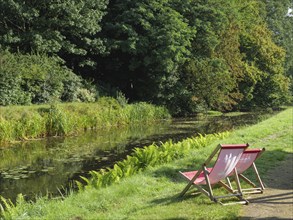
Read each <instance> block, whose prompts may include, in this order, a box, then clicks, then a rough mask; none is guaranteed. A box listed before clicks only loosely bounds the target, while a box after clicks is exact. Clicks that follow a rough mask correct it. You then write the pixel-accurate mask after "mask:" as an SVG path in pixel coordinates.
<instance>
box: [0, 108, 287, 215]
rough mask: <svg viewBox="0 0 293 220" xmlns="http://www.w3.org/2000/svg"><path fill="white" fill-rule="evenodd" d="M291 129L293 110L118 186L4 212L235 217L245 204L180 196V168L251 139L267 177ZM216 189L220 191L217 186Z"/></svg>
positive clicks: (283, 150)
mask: <svg viewBox="0 0 293 220" xmlns="http://www.w3.org/2000/svg"><path fill="white" fill-rule="evenodd" d="M291 133H292V108H290V109H287V110H285V111H283V112H281V113H279V114H278V115H276V116H274V117H272V118H270V119H268V120H265V121H263V122H261V123H259V124H257V125H254V126H250V127H245V128H242V129H239V130H236V131H233V132H231V134H230V136H229V137H226V138H224V139H223V140H220V139H213V140H212V141H211V142H209V143H208V142H205V141H202V142H201V143H199V144H200V146H199V147H196V148H192V147H191V148H190V149H189V151H188V153H185V154H184V155H182V157H181V158H180V159H171V160H169V162H168V163H164V164H160V165H156V166H153V167H150V166H148V167H146V170H145V171H144V172H138V173H137V174H135V175H133V176H131V177H128V178H124V179H122V180H120V182H119V184H112V185H111V186H108V187H105V188H102V189H95V188H93V187H89V188H87V189H85V190H84V191H81V192H79V193H70V194H69V195H68V197H66V198H60V199H54V200H48V199H46V198H40V199H38V201H37V202H36V203H27V202H24V201H22V200H19V203H18V204H17V205H16V207H14V205H10V206H9V205H8V207H9V208H8V210H7V211H6V212H5V213H2V214H3V216H5V218H6V219H9V218H12V219H15V218H27V219H36V218H37V219H95V218H99V219H123V218H124V219H125V218H127V219H168V218H173V219H180V218H181V219H192V218H194V219H203V218H204V219H235V218H238V216H239V210H240V209H241V208H242V207H241V206H224V207H223V206H220V205H218V204H214V203H212V202H210V201H209V199H208V198H207V197H204V196H202V195H200V196H192V195H187V196H185V197H184V198H183V199H178V198H177V197H176V195H178V193H180V191H181V190H182V189H183V188H184V186H185V185H186V182H185V181H184V180H182V178H181V177H180V176H179V174H178V171H179V170H188V169H196V168H198V164H200V163H202V162H203V161H204V160H205V159H206V158H207V157H208V156H209V155H210V153H211V151H212V150H213V149H214V148H215V146H216V145H217V144H218V143H247V142H248V143H249V144H250V145H251V146H252V147H259V148H262V147H266V152H265V153H264V155H263V156H262V157H261V158H260V159H259V160H258V161H257V166H258V169H259V172H260V175H261V176H265V175H266V174H267V172H268V170H270V169H272V168H274V167H276V166H277V165H278V164H279V161H281V160H284V158H285V157H286V155H287V154H289V153H292V146H291V144H292V137H291V136H292V135H291ZM203 140H204V139H203ZM187 143H188V142H184V141H183V142H181V143H177V146H179V145H182V146H183V147H184V148H185V146H187ZM203 146H205V147H203ZM186 148H188V146H187V147H186ZM248 175H249V174H248ZM216 193H222V190H221V189H220V188H217V189H216V190H215V194H216Z"/></svg>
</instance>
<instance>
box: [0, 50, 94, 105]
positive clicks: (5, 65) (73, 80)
mask: <svg viewBox="0 0 293 220" xmlns="http://www.w3.org/2000/svg"><path fill="white" fill-rule="evenodd" d="M0 63H1V65H0V78H1V80H0V105H4V106H5V105H13V104H14V105H17V104H20V105H23V104H31V103H33V104H35V103H48V102H51V101H56V100H57V101H80V102H93V101H95V100H96V92H95V88H94V87H93V86H91V85H87V83H85V82H84V81H83V80H82V79H81V78H80V77H79V76H77V75H75V74H74V73H73V72H72V71H71V70H69V69H68V68H66V67H65V66H63V65H62V63H61V62H60V60H57V59H55V58H52V57H48V56H45V55H38V54H32V55H23V54H12V53H9V52H8V51H1V52H0Z"/></svg>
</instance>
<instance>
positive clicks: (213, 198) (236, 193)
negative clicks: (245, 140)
mask: <svg viewBox="0 0 293 220" xmlns="http://www.w3.org/2000/svg"><path fill="white" fill-rule="evenodd" d="M223 146H229V145H222V144H219V145H218V146H217V147H216V149H215V150H214V151H213V152H212V154H211V155H210V156H209V157H208V159H207V160H206V161H205V162H204V163H203V164H202V166H201V168H200V169H199V170H198V171H197V173H196V174H195V175H194V177H193V178H192V179H191V180H189V183H188V184H187V186H186V187H185V188H184V189H183V191H182V192H181V193H180V194H179V197H182V196H183V195H184V194H185V193H186V192H187V191H188V190H189V189H190V187H191V186H194V187H196V188H197V189H198V190H199V191H200V192H201V193H203V194H204V195H206V196H208V197H209V198H210V200H211V201H214V202H219V203H220V204H221V205H232V204H248V201H247V200H246V199H244V198H243V197H242V189H241V185H240V182H239V177H238V173H237V170H236V169H235V168H234V171H233V172H234V174H235V175H234V176H235V181H236V185H237V191H235V190H233V188H231V187H230V185H231V184H230V185H229V184H228V185H227V184H225V183H224V182H223V181H219V182H218V183H219V184H220V185H221V186H223V187H224V188H225V189H226V190H228V191H229V192H231V194H228V195H224V196H214V195H213V190H212V185H211V183H210V180H209V174H210V173H209V171H208V169H207V167H206V166H207V165H208V164H209V163H210V162H211V160H212V159H213V158H214V156H215V155H216V154H217V153H219V150H220V149H221V148H222V147H223ZM231 146H232V145H231ZM233 146H242V147H243V146H244V147H245V148H247V147H248V146H249V145H248V144H245V145H244V144H242V145H237V144H236V145H233ZM202 172H203V174H204V177H205V180H206V186H207V190H205V189H204V188H203V187H201V186H200V185H197V184H194V181H195V180H196V179H197V178H198V177H199V176H200V174H201V173H202ZM180 173H181V174H182V175H183V172H180ZM183 176H184V175H183ZM227 197H238V198H239V199H240V201H237V202H232V203H222V202H220V201H219V199H222V198H227Z"/></svg>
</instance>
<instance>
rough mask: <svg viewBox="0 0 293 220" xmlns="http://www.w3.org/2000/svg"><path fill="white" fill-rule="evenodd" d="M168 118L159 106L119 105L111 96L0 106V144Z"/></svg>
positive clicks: (165, 111) (143, 104)
mask: <svg viewBox="0 0 293 220" xmlns="http://www.w3.org/2000/svg"><path fill="white" fill-rule="evenodd" d="M169 117H170V115H169V114H168V112H167V110H166V109H164V108H162V107H155V106H153V105H150V104H147V103H137V104H128V105H120V104H119V103H118V101H117V100H115V99H112V98H100V99H99V101H97V102H95V103H68V104H58V105H34V106H11V107H0V143H1V142H2V143H3V142H11V141H17V140H27V139H35V138H42V137H47V136H63V135H74V134H76V133H80V132H82V131H83V130H87V129H100V128H105V127H110V126H123V125H127V124H131V123H136V122H140V123H144V122H151V121H154V120H160V119H164V118H169Z"/></svg>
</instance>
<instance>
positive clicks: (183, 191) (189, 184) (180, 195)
mask: <svg viewBox="0 0 293 220" xmlns="http://www.w3.org/2000/svg"><path fill="white" fill-rule="evenodd" d="M201 172H202V169H200V170H198V171H197V173H196V174H195V175H194V177H193V178H192V179H191V180H190V181H189V183H188V184H187V186H186V187H185V188H184V189H183V190H182V192H181V193H180V194H179V197H182V196H184V194H185V193H186V192H187V191H188V190H189V188H190V187H191V185H192V184H193V182H194V181H195V180H196V178H197V177H198V176H199V175H200V173H201Z"/></svg>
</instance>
